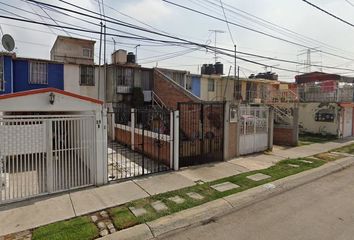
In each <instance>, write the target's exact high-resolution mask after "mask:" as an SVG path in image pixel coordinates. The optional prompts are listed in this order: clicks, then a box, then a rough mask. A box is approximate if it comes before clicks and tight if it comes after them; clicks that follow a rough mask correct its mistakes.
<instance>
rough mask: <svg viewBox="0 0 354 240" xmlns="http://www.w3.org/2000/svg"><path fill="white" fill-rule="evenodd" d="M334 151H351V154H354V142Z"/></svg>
mask: <svg viewBox="0 0 354 240" xmlns="http://www.w3.org/2000/svg"><path fill="white" fill-rule="evenodd" d="M332 152H342V153H349V154H354V144H352V145H348V146H345V147H341V148H337V149H335V150H333V151H332Z"/></svg>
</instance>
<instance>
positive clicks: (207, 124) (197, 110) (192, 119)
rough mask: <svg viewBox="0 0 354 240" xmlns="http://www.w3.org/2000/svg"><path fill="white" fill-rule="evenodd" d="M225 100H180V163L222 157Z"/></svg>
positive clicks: (200, 162) (212, 159) (189, 163)
mask: <svg viewBox="0 0 354 240" xmlns="http://www.w3.org/2000/svg"><path fill="white" fill-rule="evenodd" d="M224 108H225V103H215V102H214V103H192V102H191V103H190V102H187V103H178V110H179V114H180V117H179V124H180V129H179V136H180V141H179V165H180V167H184V166H190V165H198V164H203V163H208V162H214V161H222V160H223V152H224V151H223V150H224Z"/></svg>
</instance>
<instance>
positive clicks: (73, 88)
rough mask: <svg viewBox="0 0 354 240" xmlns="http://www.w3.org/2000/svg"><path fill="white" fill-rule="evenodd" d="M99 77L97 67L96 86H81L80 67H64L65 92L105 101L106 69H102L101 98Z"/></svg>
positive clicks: (66, 65)
mask: <svg viewBox="0 0 354 240" xmlns="http://www.w3.org/2000/svg"><path fill="white" fill-rule="evenodd" d="M98 75H99V68H98V67H95V86H80V65H76V64H65V65H64V90H65V91H67V92H72V93H76V94H79V95H82V96H86V97H91V98H95V99H100V100H104V94H105V91H104V68H103V67H101V73H100V75H101V77H100V84H101V85H100V97H98V89H99V87H98V84H99V81H98Z"/></svg>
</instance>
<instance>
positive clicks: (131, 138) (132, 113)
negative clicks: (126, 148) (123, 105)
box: [130, 108, 136, 150]
mask: <svg viewBox="0 0 354 240" xmlns="http://www.w3.org/2000/svg"><path fill="white" fill-rule="evenodd" d="M135 112H136V111H135V109H134V108H132V109H131V112H130V114H131V121H130V134H131V135H130V140H131V149H132V150H134V143H135V139H134V138H135Z"/></svg>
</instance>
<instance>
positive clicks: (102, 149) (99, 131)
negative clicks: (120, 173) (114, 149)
mask: <svg viewBox="0 0 354 240" xmlns="http://www.w3.org/2000/svg"><path fill="white" fill-rule="evenodd" d="M96 154H97V156H96V166H97V167H96V185H97V186H100V185H104V184H106V183H107V182H108V175H107V174H108V173H107V171H108V160H107V111H106V110H105V109H102V111H97V112H96Z"/></svg>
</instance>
